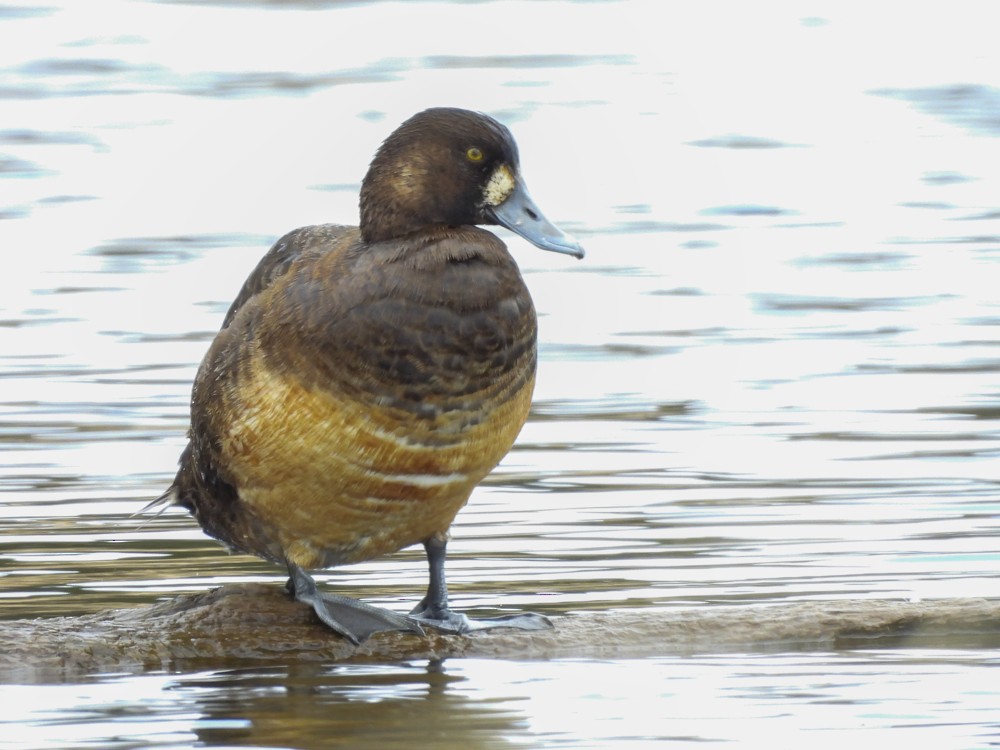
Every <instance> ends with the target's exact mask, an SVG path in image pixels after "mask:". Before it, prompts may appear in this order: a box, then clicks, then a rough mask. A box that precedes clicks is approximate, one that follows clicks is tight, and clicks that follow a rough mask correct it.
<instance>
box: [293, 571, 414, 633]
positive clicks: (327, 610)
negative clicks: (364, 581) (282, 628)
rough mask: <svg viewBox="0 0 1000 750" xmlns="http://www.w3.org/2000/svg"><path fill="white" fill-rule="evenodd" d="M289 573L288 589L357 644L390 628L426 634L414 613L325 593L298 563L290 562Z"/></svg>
mask: <svg viewBox="0 0 1000 750" xmlns="http://www.w3.org/2000/svg"><path fill="white" fill-rule="evenodd" d="M288 574H289V576H290V578H289V579H288V584H287V588H288V592H289V593H290V594H291V595H292V596H293V597H295V599H296V601H300V602H302V603H304V604H308V605H309V606H311V607H312V608H313V611H314V612H315V613H316V616H317V617H319V619H320V620H321V621H322V622H323V624H324V625H326V626H327V627H328V628H330V630H332V631H333V632H335V633H338V634H339V635H341V636H342V637H344V638H346V639H347V640H349V641H350V642H351V643H353V644H354V645H355V646H357V645H358V644H360V643H362V642H364V641H366V640H367V639H368V638H370V637H371V636H372V635H374V634H375V633H381V632H385V631H390V630H402V631H406V632H410V633H416V634H418V635H424V631H423V629H422V628H421V627H420V625H419V624H418V623H417V622H416V621H415V620H414V619H412V618H410V617H406V616H404V615H398V614H396V613H395V612H390V611H389V610H387V609H381V608H379V607H373V606H371V605H370V604H365V603H364V602H360V601H358V600H357V599H352V598H351V597H349V596H336V595H334V594H323V593H321V592H320V591H319V589H318V588H317V587H316V582H315V581H314V580H313V579H312V577H311V576H310V575H309V574H308V573H306V572H305V571H304V570H303V569H302V568H300V567H299V566H298V565H295V564H294V563H288Z"/></svg>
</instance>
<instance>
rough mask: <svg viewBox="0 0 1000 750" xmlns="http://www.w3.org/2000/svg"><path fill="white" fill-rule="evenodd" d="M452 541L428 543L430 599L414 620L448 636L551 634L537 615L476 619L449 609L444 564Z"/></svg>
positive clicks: (414, 614)
mask: <svg viewBox="0 0 1000 750" xmlns="http://www.w3.org/2000/svg"><path fill="white" fill-rule="evenodd" d="M447 546H448V540H447V539H446V538H443V537H439V536H434V537H431V538H430V539H428V540H427V541H426V542H424V549H425V550H426V551H427V562H428V565H429V566H430V584H429V585H428V586H427V596H425V597H424V598H423V599H422V600H421V602H420V604H418V605H417V606H416V607H414V608H413V611H412V612H410V617H411V618H412V619H413V620H415V621H416V622H419V623H420V624H422V625H428V626H430V627H432V628H435V629H437V630H442V631H444V632H445V633H455V634H458V635H461V634H464V633H474V632H477V631H482V630H493V629H495V628H516V629H518V630H549V629H550V628H552V627H553V625H552V622H551V621H550V620H549V618H547V617H545V616H543V615H538V614H535V613H534V612H517V613H512V614H509V615H500V616H498V617H482V618H479V619H475V620H474V619H472V618H470V617H467V616H466V615H463V614H461V613H459V612H454V611H452V610H451V609H450V608H449V607H448V584H447V583H446V582H445V577H444V560H445V553H446V549H447Z"/></svg>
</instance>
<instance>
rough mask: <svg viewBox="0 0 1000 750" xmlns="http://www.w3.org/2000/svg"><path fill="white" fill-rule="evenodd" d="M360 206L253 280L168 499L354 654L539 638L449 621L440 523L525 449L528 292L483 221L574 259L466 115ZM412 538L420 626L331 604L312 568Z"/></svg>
mask: <svg viewBox="0 0 1000 750" xmlns="http://www.w3.org/2000/svg"><path fill="white" fill-rule="evenodd" d="M360 204H361V225H360V227H349V226H338V225H331V224H325V225H321V226H311V227H303V228H301V229H296V230H295V231H293V232H290V233H289V234H286V235H285V236H284V237H282V238H281V239H279V240H278V242H277V243H276V244H275V245H274V247H272V248H271V250H270V251H269V252H268V253H267V254H266V255H265V256H264V258H263V259H262V260H261V262H260V264H259V265H258V266H257V267H256V268H255V269H254V271H253V272H252V273H251V274H250V277H249V278H248V279H247V281H246V283H245V284H244V285H243V288H242V289H241V291H240V292H239V294H238V295H237V297H236V300H235V301H234V302H233V304H232V306H231V307H230V308H229V312H228V313H227V314H226V317H225V321H224V322H223V325H222V330H220V331H219V333H218V335H217V336H216V338H215V340H214V341H213V342H212V345H211V347H210V348H209V350H208V353H207V354H206V356H205V359H204V361H203V362H202V363H201V367H200V369H199V370H198V374H197V377H196V379H195V383H194V389H193V394H192V398H191V429H190V432H189V443H188V445H187V447H186V448H185V449H184V451H183V453H182V455H181V458H180V469H179V471H178V472H177V476H176V478H175V479H174V482H173V484H172V485H171V487H170V488H169V489H168V490H167V492H166V493H164V495H163V496H162V498H161V499H160V500H161V501H162V502H173V503H176V504H179V505H181V506H183V507H185V508H187V509H188V510H189V511H190V512H191V513H192V514H193V515H194V516H195V518H196V519H197V520H198V522H199V523H200V524H201V526H202V528H203V529H204V530H205V531H206V532H207V533H208V534H209V535H211V536H213V537H215V538H217V539H220V540H221V541H223V542H225V543H226V544H227V545H228V546H229V547H230V548H232V549H233V550H237V551H241V552H248V553H251V554H255V555H259V556H260V557H263V558H266V559H268V560H273V561H275V562H278V563H281V564H283V565H286V566H287V567H288V571H289V574H290V580H289V584H288V585H289V591H290V592H291V593H292V594H293V595H294V596H295V598H296V599H298V600H300V601H303V602H306V603H308V604H310V605H311V606H312V607H313V608H314V609H315V611H316V613H317V615H318V616H319V617H320V619H321V620H322V621H323V622H324V623H326V625H328V626H329V627H330V628H331V629H333V630H334V631H336V632H338V633H340V634H341V635H343V636H344V637H345V638H348V639H350V640H351V641H353V642H355V643H357V642H360V641H362V640H364V639H365V638H367V637H368V636H369V635H371V634H372V633H375V632H379V631H382V630H410V631H414V632H422V631H421V628H420V625H419V624H420V623H424V624H429V625H432V626H434V627H438V628H442V629H444V630H447V631H450V632H466V631H468V630H471V629H477V628H480V627H495V626H507V627H521V628H527V629H532V628H538V627H545V626H547V620H545V618H543V617H541V616H538V615H531V614H530V613H525V614H523V615H513V616H508V617H507V618H496V619H493V620H481V621H478V622H473V621H470V620H469V619H468V618H466V617H465V616H464V615H459V614H457V613H454V612H452V611H451V610H450V609H449V608H448V592H447V586H446V584H445V577H444V557H445V548H446V545H447V540H448V529H449V526H450V525H451V522H452V520H453V519H454V517H455V515H456V514H457V513H458V511H459V510H460V509H461V508H462V506H463V505H465V503H466V501H467V500H468V499H469V495H470V494H471V493H472V490H473V489H474V488H475V487H476V485H477V484H478V483H479V481H480V480H482V479H483V477H485V476H486V475H487V474H488V473H489V472H490V471H491V470H492V469H493V467H494V466H496V464H497V463H498V462H499V461H500V459H501V458H503V456H504V455H505V454H506V453H507V451H508V450H509V449H510V447H511V445H512V444H513V443H514V439H515V438H516V437H517V434H518V432H519V431H520V430H521V427H522V425H523V424H524V422H525V419H526V418H527V416H528V408H529V406H530V403H531V393H532V388H533V385H534V380H535V361H536V334H537V329H536V321H535V310H534V307H533V305H532V301H531V297H530V296H529V294H528V290H527V288H526V287H525V285H524V282H523V280H522V279H521V275H520V273H519V271H518V269H517V265H516V264H515V263H514V260H513V258H512V257H511V256H510V254H509V253H508V251H507V248H506V247H505V245H504V244H503V242H501V241H500V240H499V239H498V238H497V237H496V236H495V235H493V234H492V233H490V232H487V231H485V230H483V229H479V228H478V227H476V226H475V225H477V224H500V225H503V226H505V227H507V228H508V229H511V230H512V231H514V232H516V233H517V234H519V235H521V236H522V237H524V238H525V239H527V240H528V241H529V242H532V243H533V244H535V245H537V246H538V247H540V248H542V249H545V250H553V251H556V252H560V253H567V254H569V255H573V256H576V257H578V258H580V257H583V249H582V248H581V247H580V245H579V244H577V242H576V241H575V240H574V239H572V238H571V237H569V236H568V235H566V234H564V233H563V232H561V231H560V230H559V229H557V228H556V227H554V226H553V225H552V224H550V223H549V222H548V221H547V220H546V219H545V217H544V216H543V215H542V213H541V211H539V209H538V208H537V207H536V206H535V204H534V202H533V201H532V200H531V198H530V197H529V196H528V193H527V191H526V189H525V187H524V183H523V182H522V180H521V177H520V172H519V164H518V153H517V146H516V145H515V143H514V139H513V137H512V136H511V134H510V131H509V130H508V129H507V128H506V127H504V126H503V125H501V124H500V123H499V122H497V121H496V120H494V119H492V118H490V117H488V116H486V115H483V114H479V113H474V112H469V111H465V110H460V109H446V108H438V109H429V110H426V111H424V112H420V113H419V114H417V115H414V116H413V117H411V118H410V119H409V120H407V121H406V122H404V123H403V124H402V125H400V126H399V128H398V129H397V130H396V131H395V132H393V133H392V134H391V135H390V136H389V137H388V138H387V139H386V141H385V142H384V143H383V144H382V146H381V148H379V150H378V153H377V154H376V155H375V158H374V159H373V161H372V163H371V166H370V168H369V170H368V174H367V176H366V177H365V179H364V181H363V183H362V186H361V200H360ZM418 542H420V543H422V544H423V545H424V547H425V549H426V552H427V557H428V561H429V564H430V585H429V587H428V590H427V595H426V596H425V597H424V599H423V600H422V601H421V602H420V604H419V605H418V606H417V607H416V608H415V609H414V610H413V612H411V614H410V616H409V617H407V616H403V615H398V614H395V613H392V612H388V611H386V610H383V609H378V608H375V607H371V606H369V605H366V604H363V603H361V602H358V601H357V600H354V599H350V598H347V597H340V596H333V595H329V594H322V593H320V592H319V591H318V590H317V587H316V584H315V582H314V581H313V579H312V578H311V577H310V576H309V575H308V573H307V572H306V571H308V570H317V569H323V568H329V567H333V566H337V565H342V564H346V563H354V562H360V561H362V560H369V559H371V558H373V557H376V556H378V555H383V554H386V553H389V552H395V551H396V550H399V549H402V548H404V547H407V546H409V545H412V544H415V543H418Z"/></svg>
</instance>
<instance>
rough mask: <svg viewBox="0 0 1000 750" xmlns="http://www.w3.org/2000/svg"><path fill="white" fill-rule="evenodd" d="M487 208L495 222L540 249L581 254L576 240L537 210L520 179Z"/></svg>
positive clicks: (576, 255) (576, 256) (579, 256)
mask: <svg viewBox="0 0 1000 750" xmlns="http://www.w3.org/2000/svg"><path fill="white" fill-rule="evenodd" d="M489 211H490V212H491V213H492V214H493V218H494V219H496V222H497V224H499V225H500V226H502V227H506V228H507V229H509V230H510V231H512V232H514V233H515V234H519V235H520V236H522V237H524V239H526V240H527V241H528V242H530V243H531V244H532V245H534V246H536V247H540V248H541V249H542V250H551V251H552V252H554V253H565V254H566V255H572V256H573V257H574V258H582V257H583V256H584V252H583V248H582V247H581V246H580V243H579V242H577V241H576V239H574V238H573V236H572V235H569V234H566V232H564V231H562V230H561V229H559V227H557V226H555V225H554V224H552V223H551V222H550V221H549V220H548V219H546V218H545V215H544V214H543V213H542V212H541V211H540V210H538V206H536V205H535V202H534V201H533V200H531V196H530V195H528V190H527V188H525V187H524V183H523V182H521V180H520V179H517V180H516V181H515V183H514V189H513V190H512V191H511V192H510V194H509V195H508V196H507V198H506V200H504V201H503V202H502V203H500V204H499V205H496V206H490V208H489Z"/></svg>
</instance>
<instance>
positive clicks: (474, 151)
mask: <svg viewBox="0 0 1000 750" xmlns="http://www.w3.org/2000/svg"><path fill="white" fill-rule="evenodd" d="M465 158H466V159H468V160H469V161H482V160H483V152H482V151H480V150H479V149H478V148H476V147H475V146H473V147H472V148H470V149H469V150H468V151H466V152H465Z"/></svg>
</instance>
